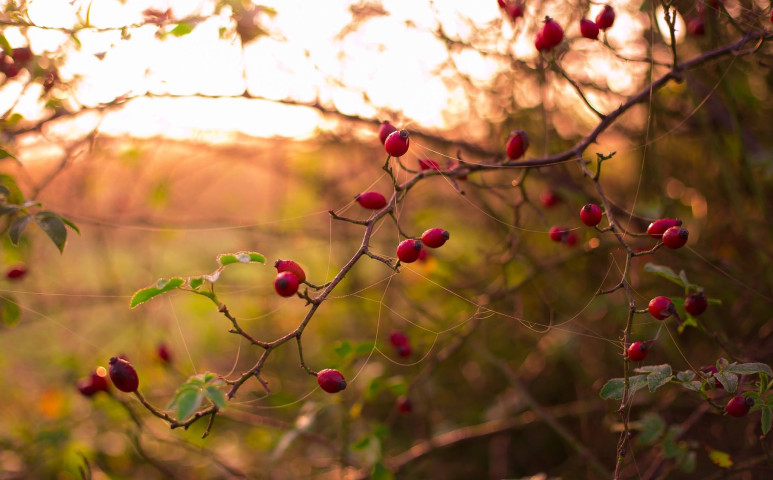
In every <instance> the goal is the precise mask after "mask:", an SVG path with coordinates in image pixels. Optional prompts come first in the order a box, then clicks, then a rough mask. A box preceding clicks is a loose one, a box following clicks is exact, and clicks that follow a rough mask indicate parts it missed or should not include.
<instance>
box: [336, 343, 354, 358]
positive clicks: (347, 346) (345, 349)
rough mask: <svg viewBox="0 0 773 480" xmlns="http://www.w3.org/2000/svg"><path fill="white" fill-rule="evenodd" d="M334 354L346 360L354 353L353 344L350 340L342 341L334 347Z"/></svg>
mask: <svg viewBox="0 0 773 480" xmlns="http://www.w3.org/2000/svg"><path fill="white" fill-rule="evenodd" d="M333 352H335V354H336V355H338V356H339V357H340V358H341V359H345V358H346V357H347V356H348V355H349V354H350V353H351V352H352V342H350V341H349V340H342V341H340V342H338V344H337V345H336V346H335V347H333Z"/></svg>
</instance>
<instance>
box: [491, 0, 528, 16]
mask: <svg viewBox="0 0 773 480" xmlns="http://www.w3.org/2000/svg"><path fill="white" fill-rule="evenodd" d="M497 3H498V4H499V8H501V9H502V10H504V11H505V12H506V13H507V14H508V15H509V16H510V20H512V21H515V20H516V19H518V18H521V17H523V11H524V9H525V7H524V5H523V2H521V1H514V2H511V1H506V0H497Z"/></svg>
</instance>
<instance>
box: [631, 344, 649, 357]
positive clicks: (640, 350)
mask: <svg viewBox="0 0 773 480" xmlns="http://www.w3.org/2000/svg"><path fill="white" fill-rule="evenodd" d="M648 353H650V347H649V344H648V342H633V343H632V344H631V346H630V347H628V358H630V359H631V360H632V361H634V362H641V361H642V360H644V359H645V358H646V357H647V354H648Z"/></svg>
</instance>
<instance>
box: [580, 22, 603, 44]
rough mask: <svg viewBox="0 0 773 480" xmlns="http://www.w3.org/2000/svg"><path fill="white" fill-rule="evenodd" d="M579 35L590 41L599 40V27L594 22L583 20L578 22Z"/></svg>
mask: <svg viewBox="0 0 773 480" xmlns="http://www.w3.org/2000/svg"><path fill="white" fill-rule="evenodd" d="M580 34H581V35H582V36H583V37H585V38H589V39H591V40H597V39H598V38H599V26H598V25H596V23H595V22H593V21H591V20H588V19H587V18H583V19H582V20H580Z"/></svg>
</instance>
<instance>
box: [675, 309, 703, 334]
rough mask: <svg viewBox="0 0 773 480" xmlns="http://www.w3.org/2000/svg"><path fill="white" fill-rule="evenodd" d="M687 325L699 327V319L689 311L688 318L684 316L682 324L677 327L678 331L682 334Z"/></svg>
mask: <svg viewBox="0 0 773 480" xmlns="http://www.w3.org/2000/svg"><path fill="white" fill-rule="evenodd" d="M687 327H693V328H698V320H697V319H696V318H695V317H693V316H692V315H690V314H689V313H688V314H687V318H686V319H684V317H683V319H682V324H681V325H679V326H678V327H676V331H677V333H678V334H680V335H681V334H682V332H684V330H685V329H686V328H687Z"/></svg>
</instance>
